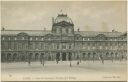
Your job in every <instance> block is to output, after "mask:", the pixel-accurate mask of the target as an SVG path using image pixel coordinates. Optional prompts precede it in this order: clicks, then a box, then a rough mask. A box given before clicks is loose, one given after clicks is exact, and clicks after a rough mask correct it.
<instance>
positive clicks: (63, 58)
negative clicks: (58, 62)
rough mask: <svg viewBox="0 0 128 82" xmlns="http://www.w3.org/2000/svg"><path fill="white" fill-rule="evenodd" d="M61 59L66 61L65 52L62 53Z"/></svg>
mask: <svg viewBox="0 0 128 82" xmlns="http://www.w3.org/2000/svg"><path fill="white" fill-rule="evenodd" d="M62 61H66V53H65V52H64V53H62Z"/></svg>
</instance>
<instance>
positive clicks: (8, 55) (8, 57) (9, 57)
mask: <svg viewBox="0 0 128 82" xmlns="http://www.w3.org/2000/svg"><path fill="white" fill-rule="evenodd" d="M10 60H11V53H8V54H7V61H10Z"/></svg>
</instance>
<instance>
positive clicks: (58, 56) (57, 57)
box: [56, 52, 60, 61]
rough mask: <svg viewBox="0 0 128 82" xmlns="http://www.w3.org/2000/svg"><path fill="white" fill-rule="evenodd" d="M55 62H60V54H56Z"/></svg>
mask: <svg viewBox="0 0 128 82" xmlns="http://www.w3.org/2000/svg"><path fill="white" fill-rule="evenodd" d="M56 60H58V61H60V53H59V52H58V53H57V54H56Z"/></svg>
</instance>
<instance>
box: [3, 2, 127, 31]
mask: <svg viewBox="0 0 128 82" xmlns="http://www.w3.org/2000/svg"><path fill="white" fill-rule="evenodd" d="M61 9H62V10H63V13H67V15H68V16H69V17H70V18H71V19H72V21H73V23H74V25H75V30H76V29H77V28H79V29H80V30H81V31H111V30H112V29H115V30H117V31H121V32H123V31H126V2H117V1H113V2H112V1H110V2H106V1H103V2H101V1H95V2H94V1H93V2H91V1H84V2H69V1H68V2H62V1H61V2H55V1H54V2H43V1H42V2H41V1H38V2H37V1H34V2H32V1H31V2H30V1H29V2H27V1H24V2H19V1H18V2H12V1H11V2H2V26H5V27H6V29H16V30H19V29H20V30H32V29H33V30H42V29H44V27H45V28H46V29H48V30H51V28H52V17H54V18H55V17H56V16H57V14H58V13H60V10H61Z"/></svg>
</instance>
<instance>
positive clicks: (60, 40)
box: [1, 14, 127, 62]
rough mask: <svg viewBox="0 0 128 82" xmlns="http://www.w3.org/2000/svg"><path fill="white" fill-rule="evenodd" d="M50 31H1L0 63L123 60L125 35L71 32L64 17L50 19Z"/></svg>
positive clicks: (70, 27)
mask: <svg viewBox="0 0 128 82" xmlns="http://www.w3.org/2000/svg"><path fill="white" fill-rule="evenodd" d="M52 22H53V24H52V30H51V31H50V30H6V29H2V30H1V60H2V62H7V61H9V62H10V61H27V60H28V59H29V58H30V59H31V61H38V60H40V58H42V56H43V57H44V59H45V60H49V61H50V60H51V61H53V60H56V59H59V60H62V61H67V60H70V59H72V60H98V59H99V57H102V58H104V59H110V60H111V59H112V60H113V59H115V60H120V59H126V58H127V33H122V32H117V31H112V32H94V31H80V30H79V29H78V30H77V31H74V24H73V22H72V20H71V19H70V18H69V17H68V16H67V15H65V14H58V16H57V17H56V18H55V19H54V18H53V19H52Z"/></svg>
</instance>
